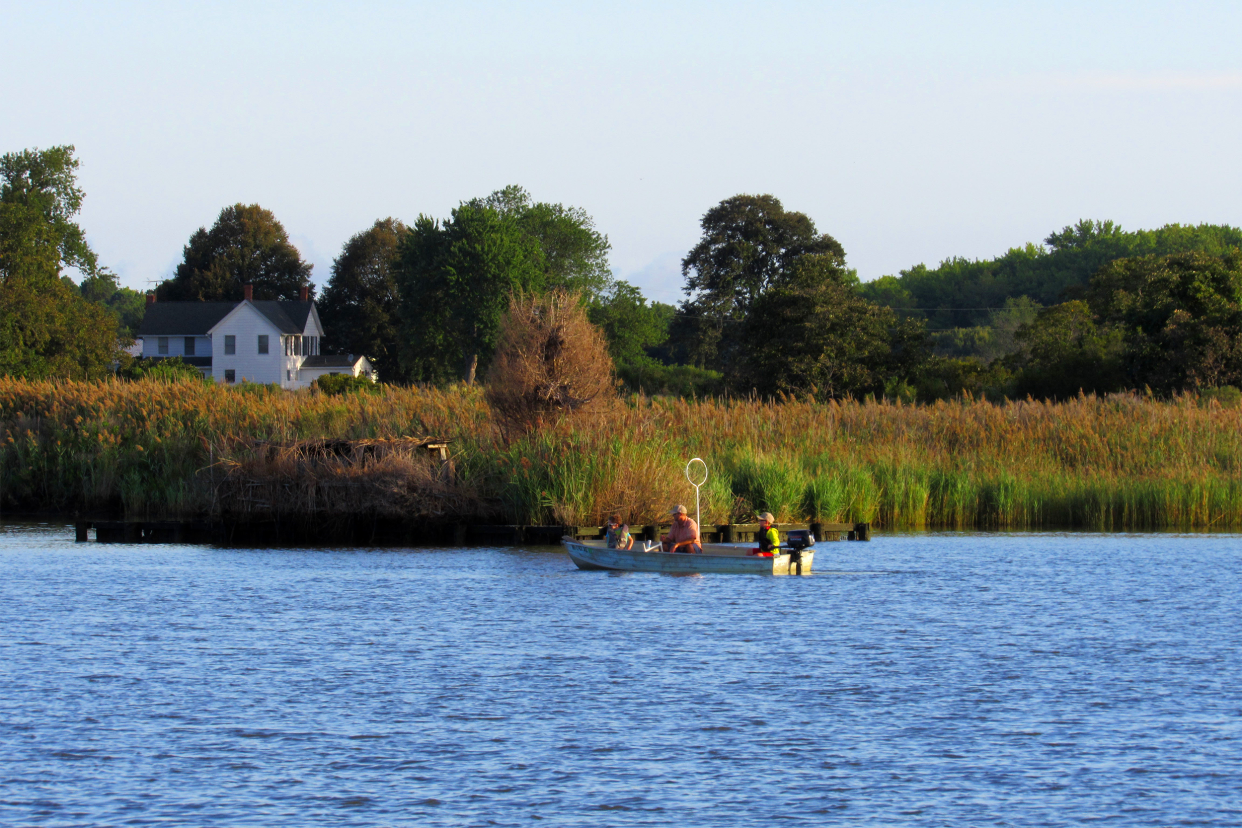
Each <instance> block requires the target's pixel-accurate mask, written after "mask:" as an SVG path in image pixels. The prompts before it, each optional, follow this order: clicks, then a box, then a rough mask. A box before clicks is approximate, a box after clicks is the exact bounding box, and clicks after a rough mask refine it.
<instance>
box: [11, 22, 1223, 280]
mask: <svg viewBox="0 0 1242 828" xmlns="http://www.w3.org/2000/svg"><path fill="white" fill-rule="evenodd" d="M3 12H4V19H5V21H6V24H5V25H6V30H7V34H8V37H7V38H6V49H5V51H4V52H3V53H0V67H3V70H4V76H5V78H6V79H7V80H8V81H9V82H8V83H7V84H6V85H5V87H4V89H3V91H2V92H0V108H2V111H3V112H4V113H5V117H4V118H3V119H0V152H12V151H17V150H21V149H25V148H31V147H48V146H52V145H55V144H74V145H75V146H76V147H77V155H78V157H79V159H80V160H81V162H82V167H81V170H80V178H79V182H80V184H81V186H82V187H83V188H84V189H85V191H86V202H85V206H84V209H83V211H82V215H81V216H80V217H79V220H80V223H81V225H82V226H83V228H84V229H85V230H86V232H87V235H88V238H89V240H90V242H91V244H92V245H93V246H94V248H95V249H96V251H97V252H98V253H99V255H100V259H101V261H102V263H103V264H105V265H106V266H108V267H110V268H111V269H113V270H114V271H116V272H117V273H118V275H119V276H120V278H121V282H122V284H125V285H127V286H129V287H133V288H136V289H145V288H146V287H147V286H148V283H149V281H151V280H159V279H163V278H166V277H168V276H169V275H171V272H172V270H173V268H174V267H175V266H176V264H177V262H178V261H180V258H181V250H182V247H183V245H184V244H185V243H186V241H187V240H188V238H189V236H190V234H191V233H192V232H193V231H194V230H196V229H197V228H198V227H201V226H208V225H210V224H211V223H212V222H213V221H214V220H215V218H216V216H217V214H218V213H219V211H220V209H221V208H222V207H224V206H226V205H228V204H233V203H236V202H244V203H258V204H261V205H262V206H264V207H266V208H267V209H269V210H271V211H272V212H274V213H275V214H276V216H277V218H279V219H280V221H281V222H282V223H283V224H284V226H285V229H286V230H287V231H288V232H289V235H290V237H291V238H292V240H293V241H294V243H295V244H296V245H297V246H298V248H299V249H300V250H301V252H302V254H303V256H304V258H306V259H307V260H308V261H310V262H312V263H313V264H314V265H315V270H314V277H313V278H314V280H315V282H316V283H317V284H318V285H320V286H322V285H324V284H325V283H326V282H327V279H328V276H329V272H330V267H331V263H332V259H333V258H334V257H335V256H336V255H337V254H338V253H339V251H340V248H341V245H342V244H343V243H344V242H345V240H346V239H348V238H349V236H351V235H353V234H354V233H356V232H359V231H361V230H363V229H365V228H366V227H368V226H370V225H371V223H372V222H374V220H375V219H377V218H382V217H385V216H394V217H396V218H399V219H402V220H403V221H406V222H407V223H408V222H412V221H413V220H414V219H415V218H416V217H417V216H418V215H419V214H420V213H426V214H429V215H432V216H436V217H444V216H447V215H448V213H449V211H450V210H451V209H452V208H453V207H454V206H456V205H457V204H458V203H459V202H461V201H464V200H467V199H470V198H473V197H476V196H482V195H486V194H488V193H490V192H492V191H493V190H496V189H499V188H501V187H504V186H505V185H508V184H519V185H521V186H523V187H525V188H526V189H527V190H528V191H529V192H530V193H531V194H532V196H533V197H534V198H536V199H538V200H541V201H551V202H561V203H564V204H567V205H573V206H577V207H581V208H583V209H585V210H586V211H587V212H588V213H590V214H591V215H592V216H593V217H594V218H595V221H596V223H597V226H598V227H599V229H600V230H601V231H602V232H604V233H606V234H607V235H608V236H609V238H610V240H611V242H612V244H613V256H612V262H613V266H614V269H615V270H616V272H617V274H618V276H620V277H621V278H625V279H628V280H630V281H633V282H634V283H636V284H638V285H639V286H640V287H641V288H642V289H643V291H644V293H646V294H647V295H648V296H650V297H652V298H655V299H660V300H663V301H676V300H677V299H678V298H679V297H680V295H681V293H680V290H681V276H680V272H679V261H680V259H681V257H682V256H684V255H685V253H686V251H688V250H689V249H690V247H691V246H692V245H693V244H694V243H695V241H696V240H697V238H698V234H699V226H698V222H699V219H700V217H701V216H702V214H703V213H704V212H705V211H706V210H708V209H709V208H710V207H712V206H713V205H714V204H716V203H717V202H719V201H720V200H721V199H723V198H727V197H729V196H732V195H735V194H738V193H772V194H773V195H775V196H777V197H778V198H780V199H781V201H782V202H783V203H784V205H785V206H786V208H788V209H792V210H799V211H801V212H804V213H806V214H807V215H809V216H810V217H811V218H812V219H814V220H815V222H816V224H817V226H818V227H819V229H820V230H821V231H823V232H827V233H830V234H832V235H833V236H835V237H836V238H837V239H838V240H839V241H840V242H841V243H842V244H843V245H844V247H845V250H846V253H847V257H848V261H849V264H850V266H852V267H855V268H857V269H858V271H859V275H860V276H861V277H862V278H863V279H873V278H875V277H878V276H881V275H884V274H887V273H896V272H897V271H898V270H901V269H905V268H908V267H911V266H913V265H916V264H918V263H920V262H925V263H927V264H928V265H934V264H936V263H937V262H939V261H941V260H943V259H945V258H947V257H951V256H966V257H968V258H983V257H991V256H995V255H999V254H1001V253H1003V252H1004V251H1005V250H1007V249H1008V248H1010V247H1014V246H1020V245H1023V244H1026V243H1027V242H1039V241H1040V240H1041V239H1043V238H1044V237H1045V236H1047V235H1048V233H1050V232H1052V231H1054V230H1057V229H1059V228H1061V227H1062V226H1064V225H1067V224H1072V223H1074V222H1075V221H1077V220H1079V219H1081V218H1094V219H1111V220H1113V221H1116V222H1118V223H1119V224H1121V225H1122V226H1123V227H1126V228H1127V229H1139V228H1153V227H1158V226H1161V225H1164V224H1168V223H1175V222H1176V223H1182V224H1198V223H1203V222H1209V223H1215V224H1231V225H1235V226H1236V225H1242V205H1240V204H1239V201H1238V198H1237V195H1236V194H1237V192H1238V191H1239V185H1240V184H1242V160H1240V159H1239V157H1238V152H1237V150H1236V146H1235V145H1236V141H1237V139H1236V136H1237V135H1238V134H1239V132H1240V129H1239V127H1242V59H1239V57H1238V55H1237V52H1236V49H1235V48H1234V40H1235V34H1236V32H1237V31H1239V30H1242V7H1240V6H1238V5H1237V4H1226V3H1198V4H1190V5H1186V4H1179V5H1174V4H1172V3H1145V4H1125V5H1122V4H1109V3H1086V4H1079V3H1075V4H1071V3H1060V2H1057V3H1040V4H1038V5H1036V4H1025V5H1021V6H1007V7H1005V8H1003V9H1001V8H994V7H993V6H992V5H990V4H983V3H954V4H937V5H936V7H935V8H928V7H925V6H924V5H922V4H914V3H885V4H874V3H870V4H810V3H779V2H778V3H769V4H764V5H763V6H758V5H755V4H745V3H710V4H709V3H704V2H687V3H682V4H678V5H676V6H674V7H671V8H670V7H668V6H667V5H664V4H654V3H626V4H612V3H605V4H595V5H592V6H590V7H583V6H581V5H578V4H567V3H537V4H516V3H458V4H453V5H452V6H451V7H445V6H441V5H432V4H395V3H362V4H349V5H345V4H340V3H298V4H294V3H272V4H263V5H261V6H260V5H259V4H240V3H214V4H182V5H179V6H177V7H175V8H170V7H168V6H166V5H162V4H152V3H130V2H118V3H112V4H108V5H107V6H106V7H105V6H102V5H93V4H84V3H55V2H53V3H43V4H38V5H37V6H36V5H33V4H17V3H9V2H5V3H3Z"/></svg>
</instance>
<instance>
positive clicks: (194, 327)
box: [136, 285, 375, 388]
mask: <svg viewBox="0 0 1242 828" xmlns="http://www.w3.org/2000/svg"><path fill="white" fill-rule="evenodd" d="M245 297H246V298H245V299H243V300H242V301H240V302H156V301H155V297H154V296H152V295H148V296H147V311H146V315H145V316H143V318H142V324H141V325H139V326H138V334H137V337H136V338H137V339H138V340H140V341H141V342H142V356H143V357H151V358H155V359H168V358H171V357H181V359H182V360H183V361H185V362H187V363H189V364H191V365H194V366H197V367H198V369H199V370H201V371H202V372H203V373H204V374H209V375H211V377H212V378H214V379H215V381H216V382H223V383H234V382H243V381H244V382H257V383H274V384H276V385H279V386H281V387H282V388H306V387H307V386H309V385H310V384H311V383H312V382H314V381H315V379H316V378H317V377H319V376H321V375H323V374H344V373H349V374H352V375H353V376H361V375H365V376H367V377H369V378H370V379H372V380H374V379H375V370H374V369H373V368H372V367H371V363H370V361H369V360H368V359H367V358H366V357H354V356H348V357H344V356H324V355H322V354H320V353H319V345H320V342H321V341H322V338H323V325H322V324H321V323H320V321H319V312H318V311H316V310H315V303H314V302H312V301H310V299H309V297H308V295H307V290H306V288H303V289H302V296H301V298H300V299H299V300H298V301H296V302H287V301H283V300H260V301H257V302H256V301H255V300H254V299H253V298H252V293H251V287H250V285H246V286H245Z"/></svg>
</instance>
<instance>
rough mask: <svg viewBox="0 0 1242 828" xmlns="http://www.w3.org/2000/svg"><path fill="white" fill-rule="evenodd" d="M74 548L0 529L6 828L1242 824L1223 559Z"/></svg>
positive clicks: (1222, 540) (1234, 626)
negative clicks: (750, 572) (674, 562)
mask: <svg viewBox="0 0 1242 828" xmlns="http://www.w3.org/2000/svg"><path fill="white" fill-rule="evenodd" d="M72 537H73V533H72V530H71V528H70V527H63V526H54V527H37V526H29V525H27V526H20V525H13V524H9V525H8V526H6V527H4V528H3V530H0V576H2V577H0V824H3V825H6V826H25V825H39V826H76V825H82V826H87V825H90V826H97V825H149V824H156V823H158V824H161V825H194V826H200V825H213V826H214V825H220V826H250V825H288V826H301V825H311V824H314V825H386V826H387V825H419V826H440V825H444V826H458V825H532V824H538V823H539V822H540V821H542V824H551V825H558V826H577V825H608V826H613V825H617V826H630V825H755V826H761V825H762V826H769V825H772V824H792V825H822V824H828V823H832V824H893V825H903V824H904V825H984V824H992V825H1078V824H1082V823H1089V822H1096V821H1098V822H1101V823H1108V824H1110V825H1143V826H1150V825H1237V824H1239V823H1242V689H1240V687H1242V655H1240V654H1239V649H1238V642H1239V641H1242V617H1240V612H1239V606H1240V602H1239V597H1240V596H1239V564H1240V563H1242V554H1240V553H1242V542H1240V540H1242V539H1239V538H1238V537H1236V536H1198V537H1176V536H1168V535H1145V536H1101V535H921V536H904V537H902V536H898V537H883V536H881V537H877V538H876V539H875V540H874V541H873V542H872V543H870V544H862V543H854V544H848V543H847V544H835V545H831V546H823V547H821V548H820V551H819V553H818V554H817V556H816V565H817V567H819V569H820V574H817V575H815V576H812V577H806V578H762V577H748V576H713V577H671V576H662V575H614V574H608V573H598V572H579V571H577V570H575V569H574V568H573V566H572V564H571V563H570V562H569V560H568V558H567V557H566V556H565V555H563V554H561V553H560V552H557V551H551V550H547V549H538V550H514V549H470V550H456V549H453V550H436V551H432V550H414V551H410V550H365V549H351V550H257V551H256V550H228V549H215V548H211V547H193V546H182V547H178V546H107V545H96V544H77V545H75V544H74V543H73V542H72ZM828 569H834V570H838V572H837V573H835V574H833V573H828V572H826V571H825V570H828Z"/></svg>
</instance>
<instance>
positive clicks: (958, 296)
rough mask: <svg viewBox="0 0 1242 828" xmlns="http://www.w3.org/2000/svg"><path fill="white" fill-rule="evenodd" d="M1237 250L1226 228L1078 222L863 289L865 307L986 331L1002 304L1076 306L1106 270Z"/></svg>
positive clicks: (1235, 232) (1240, 233) (1240, 232)
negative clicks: (1134, 261) (987, 255)
mask: <svg viewBox="0 0 1242 828" xmlns="http://www.w3.org/2000/svg"><path fill="white" fill-rule="evenodd" d="M1239 245H1242V229H1239V228H1237V227H1229V226H1226V225H1211V224H1200V225H1197V226H1190V225H1180V224H1166V225H1165V226H1163V227H1160V228H1158V229H1156V230H1135V231H1126V230H1123V229H1122V228H1121V227H1119V226H1118V225H1116V224H1114V223H1113V222H1111V221H1092V220H1088V219H1084V220H1082V221H1079V222H1077V223H1076V224H1073V225H1069V226H1066V227H1064V228H1062V229H1061V230H1059V231H1057V232H1055V233H1050V234H1049V235H1048V236H1047V237H1046V238H1045V239H1044V243H1043V245H1037V244H1027V245H1024V246H1022V247H1015V248H1013V249H1011V250H1009V251H1008V252H1006V253H1005V254H1004V255H1001V256H998V257H996V258H994V259H982V260H979V261H973V260H969V259H963V258H959V257H955V258H951V259H946V260H945V261H943V262H941V263H940V264H939V265H938V266H937V267H935V268H929V267H927V266H926V265H922V264H920V265H916V266H915V267H912V268H910V269H908V270H903V271H901V274H900V276H885V277H880V278H879V279H876V280H874V281H872V282H868V283H867V284H865V285H863V288H862V290H863V295H864V296H866V297H867V298H868V299H871V300H872V301H875V302H880V303H882V304H888V305H890V306H891V307H913V308H921V309H922V311H921V312H920V313H918V315H919V316H922V317H923V318H924V319H926V320H927V323H928V325H929V326H930V327H932V328H954V327H961V328H967V327H972V326H977V325H978V326H981V325H988V324H989V319H988V317H989V314H990V313H991V312H992V310H993V309H995V308H999V307H1001V306H1002V305H1003V304H1004V303H1005V300H1007V299H1016V298H1019V297H1022V296H1026V297H1030V299H1032V300H1034V301H1035V302H1036V303H1038V304H1041V305H1052V304H1056V303H1058V302H1064V301H1066V300H1067V299H1079V298H1082V296H1081V293H1082V292H1083V290H1084V289H1085V288H1086V287H1087V285H1088V284H1089V282H1090V281H1091V277H1092V276H1093V275H1095V273H1096V272H1097V271H1098V270H1099V269H1100V268H1101V267H1103V266H1104V265H1106V264H1108V263H1109V262H1113V261H1116V260H1118V259H1124V258H1133V257H1136V256H1149V255H1161V256H1164V255H1170V254H1173V253H1188V252H1199V253H1204V254H1206V255H1209V256H1217V257H1219V256H1223V255H1225V254H1226V253H1227V252H1228V251H1229V250H1230V249H1231V248H1233V247H1237V246H1239Z"/></svg>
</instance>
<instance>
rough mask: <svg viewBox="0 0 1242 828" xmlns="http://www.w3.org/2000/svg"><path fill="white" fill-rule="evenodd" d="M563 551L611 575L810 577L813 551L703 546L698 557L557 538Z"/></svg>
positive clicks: (587, 566) (583, 566) (579, 562)
mask: <svg viewBox="0 0 1242 828" xmlns="http://www.w3.org/2000/svg"><path fill="white" fill-rule="evenodd" d="M561 544H562V545H563V546H564V547H565V551H566V552H568V553H569V557H570V559H571V560H572V561H573V562H574V563H575V564H577V566H578V568H579V569H606V570H610V571H614V572H667V573H671V574H675V575H694V574H699V573H709V572H719V573H729V574H737V575H810V574H811V564H812V562H813V561H814V558H815V550H814V549H803V550H802V551H801V553H799V554H797V555H791V554H790V553H789V552H787V551H786V552H784V553H782V554H780V555H774V556H772V557H770V558H768V557H761V556H758V555H750V554H748V552H749V550H748V549H746V548H744V547H737V546H723V545H719V544H705V545H704V546H703V553H702V554H701V555H686V554H682V553H676V554H674V553H669V552H662V551H655V552H644V551H643V550H642V547H641V546H640V545H639V544H637V543H636V544H635V545H634V548H633V549H609V548H608V545H607V544H606V543H604V542H603V541H579V540H574V539H573V538H570V537H565V538H562V539H561Z"/></svg>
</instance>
